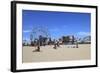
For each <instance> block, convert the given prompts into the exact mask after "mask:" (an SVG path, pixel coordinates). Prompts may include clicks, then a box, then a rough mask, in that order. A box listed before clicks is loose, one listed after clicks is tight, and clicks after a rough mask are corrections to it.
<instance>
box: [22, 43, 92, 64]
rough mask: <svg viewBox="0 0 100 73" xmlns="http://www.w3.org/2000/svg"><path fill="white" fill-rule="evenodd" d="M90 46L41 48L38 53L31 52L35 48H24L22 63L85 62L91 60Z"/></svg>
mask: <svg viewBox="0 0 100 73" xmlns="http://www.w3.org/2000/svg"><path fill="white" fill-rule="evenodd" d="M90 48H91V47H90V44H80V45H79V48H72V47H71V46H70V45H61V46H60V47H58V48H57V49H53V45H51V46H50V45H48V46H41V51H40V52H33V50H35V49H36V47H30V46H24V47H23V53H22V61H23V63H31V62H51V61H69V60H87V59H90V58H91V49H90Z"/></svg>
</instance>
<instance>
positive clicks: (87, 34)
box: [77, 32, 90, 36]
mask: <svg viewBox="0 0 100 73" xmlns="http://www.w3.org/2000/svg"><path fill="white" fill-rule="evenodd" d="M77 35H82V36H83V35H84V36H89V35H90V32H78V33H77Z"/></svg>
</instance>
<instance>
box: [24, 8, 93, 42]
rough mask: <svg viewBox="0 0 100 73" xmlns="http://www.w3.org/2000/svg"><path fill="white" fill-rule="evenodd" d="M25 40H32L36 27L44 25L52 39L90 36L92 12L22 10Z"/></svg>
mask: <svg viewBox="0 0 100 73" xmlns="http://www.w3.org/2000/svg"><path fill="white" fill-rule="evenodd" d="M22 25H23V29H22V30H23V31H22V32H23V40H28V41H29V40H30V34H31V32H32V29H33V28H34V27H39V26H40V27H44V28H46V29H47V30H48V33H49V34H50V37H51V38H52V39H58V38H61V37H62V36H67V35H75V36H76V37H80V38H81V37H84V36H88V35H90V33H91V14H90V13H79V12H53V11H35V10H23V11H22Z"/></svg>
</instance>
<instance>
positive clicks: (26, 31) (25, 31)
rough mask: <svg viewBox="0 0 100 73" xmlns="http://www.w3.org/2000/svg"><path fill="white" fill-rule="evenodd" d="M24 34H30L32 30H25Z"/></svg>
mask: <svg viewBox="0 0 100 73" xmlns="http://www.w3.org/2000/svg"><path fill="white" fill-rule="evenodd" d="M23 32H24V33H28V32H31V31H30V30H23Z"/></svg>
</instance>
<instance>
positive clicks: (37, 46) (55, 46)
mask: <svg viewBox="0 0 100 73" xmlns="http://www.w3.org/2000/svg"><path fill="white" fill-rule="evenodd" d="M53 45H54V46H53V48H54V49H57V48H58V47H60V41H58V40H55V39H54V40H53ZM75 45H76V46H74V47H75V48H78V42H76V43H75ZM40 46H41V45H40V40H37V43H36V45H35V47H36V48H37V49H36V50H34V51H33V52H40ZM74 47H73V48H74Z"/></svg>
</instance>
